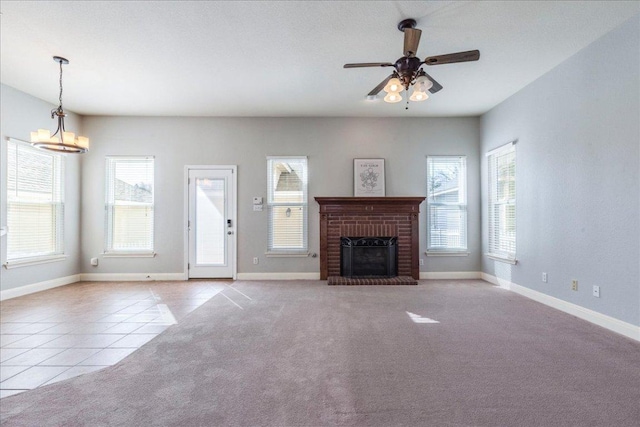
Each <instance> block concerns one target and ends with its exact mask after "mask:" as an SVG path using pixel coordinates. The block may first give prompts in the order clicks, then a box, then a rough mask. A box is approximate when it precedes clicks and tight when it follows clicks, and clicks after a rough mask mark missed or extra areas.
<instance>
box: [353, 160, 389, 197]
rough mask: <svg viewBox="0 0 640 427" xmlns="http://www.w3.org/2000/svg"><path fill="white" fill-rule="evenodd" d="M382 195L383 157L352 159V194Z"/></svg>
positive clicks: (355, 195) (362, 195) (361, 195)
mask: <svg viewBox="0 0 640 427" xmlns="http://www.w3.org/2000/svg"><path fill="white" fill-rule="evenodd" d="M384 195H385V194H384V159H353V196H354V197H384Z"/></svg>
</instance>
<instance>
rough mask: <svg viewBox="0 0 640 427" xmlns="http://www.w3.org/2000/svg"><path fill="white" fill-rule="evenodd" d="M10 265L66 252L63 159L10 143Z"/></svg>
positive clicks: (8, 184)
mask: <svg viewBox="0 0 640 427" xmlns="http://www.w3.org/2000/svg"><path fill="white" fill-rule="evenodd" d="M7 226H8V228H9V232H8V234H7V262H11V261H16V260H26V259H30V258H39V257H46V256H53V255H62V254H63V253H64V157H63V156H61V155H59V154H55V153H49V152H46V151H42V150H38V149H36V148H33V147H31V146H30V145H27V144H26V143H23V142H21V141H16V140H12V139H9V140H8V141H7Z"/></svg>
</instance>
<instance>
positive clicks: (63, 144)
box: [31, 56, 89, 153]
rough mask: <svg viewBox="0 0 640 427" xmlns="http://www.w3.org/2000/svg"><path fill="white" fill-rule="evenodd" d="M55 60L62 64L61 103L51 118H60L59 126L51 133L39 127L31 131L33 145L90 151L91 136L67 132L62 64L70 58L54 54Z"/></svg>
mask: <svg viewBox="0 0 640 427" xmlns="http://www.w3.org/2000/svg"><path fill="white" fill-rule="evenodd" d="M53 60H54V61H55V62H57V63H59V64H60V96H59V98H58V100H59V101H60V104H59V105H58V107H57V108H54V109H53V110H51V118H52V119H53V118H57V119H58V128H57V129H56V131H55V132H54V133H53V135H51V132H50V131H49V130H48V129H38V130H37V131H35V132H31V145H33V146H34V147H38V148H42V149H43V150H49V151H57V152H63V153H86V152H87V151H89V138H87V137H85V136H77V137H76V134H75V133H73V132H67V131H66V129H65V127H64V118H65V117H67V113H65V112H64V109H63V108H62V65H63V64H68V63H69V60H68V59H66V58H63V57H61V56H54V57H53Z"/></svg>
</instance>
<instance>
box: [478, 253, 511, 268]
mask: <svg viewBox="0 0 640 427" xmlns="http://www.w3.org/2000/svg"><path fill="white" fill-rule="evenodd" d="M485 255H486V256H487V257H488V258H489V259H492V260H494V261H500V262H504V263H506V264H511V265H516V264H517V263H518V260H517V259H515V258H506V257H503V256H500V255H494V254H485Z"/></svg>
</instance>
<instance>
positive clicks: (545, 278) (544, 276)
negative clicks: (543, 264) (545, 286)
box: [542, 273, 547, 283]
mask: <svg viewBox="0 0 640 427" xmlns="http://www.w3.org/2000/svg"><path fill="white" fill-rule="evenodd" d="M542 281H543V282H544V283H547V273H542Z"/></svg>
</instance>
